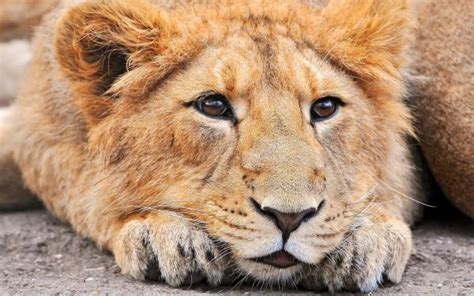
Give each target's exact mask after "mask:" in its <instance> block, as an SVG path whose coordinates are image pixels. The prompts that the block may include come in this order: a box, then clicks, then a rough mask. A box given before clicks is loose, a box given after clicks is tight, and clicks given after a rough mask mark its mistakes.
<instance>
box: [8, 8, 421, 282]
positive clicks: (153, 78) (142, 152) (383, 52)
mask: <svg viewBox="0 0 474 296" xmlns="http://www.w3.org/2000/svg"><path fill="white" fill-rule="evenodd" d="M157 2H158V3H156V4H154V5H156V6H151V4H149V3H145V2H139V1H133V3H131V2H127V1H90V2H86V3H83V4H78V5H76V6H72V5H70V4H63V5H61V7H59V8H58V9H57V10H56V11H54V12H53V13H52V14H50V15H49V16H48V17H47V18H46V20H45V22H44V24H43V25H42V27H41V28H40V29H39V30H38V32H37V34H36V38H35V40H34V48H35V56H34V60H33V63H32V66H31V69H30V73H29V77H28V80H29V81H35V83H31V84H26V85H25V87H24V89H23V90H22V93H21V94H20V96H19V98H18V100H17V101H16V102H15V104H14V106H13V107H12V110H11V111H10V112H11V113H10V114H9V116H11V118H14V120H8V121H7V120H3V121H2V133H3V135H2V138H3V139H4V141H6V142H8V145H7V146H2V149H3V150H5V153H7V154H8V155H10V156H8V157H4V160H5V161H6V162H10V163H15V164H16V165H18V166H19V168H20V170H21V173H22V175H23V178H24V180H25V182H26V184H27V186H28V188H30V189H31V190H32V191H33V192H34V193H36V194H37V195H38V196H39V197H40V199H41V200H42V201H43V202H44V204H45V205H46V206H47V207H48V209H49V210H50V211H51V212H53V213H54V214H55V215H57V216H58V217H59V218H61V219H63V220H65V221H67V222H69V223H70V224H71V225H72V227H74V229H75V230H76V231H77V232H79V233H80V234H82V235H83V236H85V237H88V238H91V239H92V240H94V241H95V242H96V243H97V244H98V246H99V247H101V248H104V249H107V250H110V251H111V252H112V253H113V254H114V256H115V258H116V261H117V263H118V265H119V266H120V267H121V269H122V272H123V273H124V274H128V275H130V276H132V277H134V278H137V279H144V278H148V279H158V278H161V279H163V280H165V281H166V282H167V283H169V284H171V285H174V286H179V285H182V284H185V283H187V282H189V280H196V278H197V277H199V274H201V275H202V276H204V277H206V278H207V280H208V282H209V283H211V284H219V283H220V282H221V281H222V280H223V278H224V274H225V273H226V272H234V274H235V273H237V274H239V273H242V274H248V275H249V276H250V278H253V279H255V280H258V281H265V282H267V283H280V284H292V283H301V284H303V285H305V286H306V287H309V288H312V289H319V288H329V289H330V290H332V291H335V290H340V289H353V288H356V289H359V290H362V291H370V290H373V289H375V288H376V287H377V286H378V284H379V283H380V282H381V281H382V275H383V274H386V275H387V278H388V279H389V280H391V281H393V282H399V281H400V280H401V277H402V273H403V270H404V268H405V265H406V263H407V261H408V258H409V255H410V253H411V251H412V242H411V233H410V230H409V227H408V225H409V224H411V223H413V221H414V220H415V219H416V217H417V215H418V214H419V205H418V204H416V203H415V202H414V200H413V198H412V197H413V196H414V195H415V193H416V186H415V185H414V184H415V180H414V173H413V169H412V161H411V160H410V157H409V153H408V146H407V143H406V137H407V135H410V134H412V133H413V131H412V127H411V120H410V115H409V112H408V109H407V107H406V106H405V104H404V103H403V96H404V93H405V89H404V84H403V81H402V78H401V71H402V69H403V67H404V66H405V65H406V58H405V56H404V52H405V49H406V47H407V46H408V45H409V42H410V28H411V16H410V11H409V7H408V5H407V3H406V1H385V0H360V1H356V0H341V1H339V0H333V1H331V2H330V3H329V5H328V6H327V7H324V8H318V7H315V6H308V5H306V4H303V3H297V2H294V1H266V0H262V1H246V0H240V1H183V4H175V5H170V2H167V1H163V2H161V6H160V1H157ZM202 2H205V3H204V4H203V3H202ZM223 5H224V6H225V7H226V9H222V7H223ZM207 91H215V92H219V93H221V94H223V95H225V96H226V97H227V98H228V99H229V101H230V102H231V104H232V105H233V108H234V110H235V114H236V116H237V121H236V123H235V124H232V123H231V122H230V121H224V120H216V119H210V118H208V117H206V116H204V115H202V114H199V113H198V112H196V110H195V109H194V108H193V107H192V102H193V101H194V100H195V99H196V98H197V97H198V96H199V95H200V94H202V93H203V92H207ZM328 95H331V96H338V97H340V98H341V99H342V100H343V101H344V106H342V107H341V108H340V110H339V112H338V113H337V114H336V115H335V116H334V117H333V118H331V119H329V120H327V121H324V122H318V123H313V124H311V122H310V120H309V107H310V105H311V103H312V102H313V101H314V100H315V99H318V98H320V97H324V96H328ZM12 147H15V148H14V149H13V148H12ZM252 200H254V202H252ZM257 204H258V205H259V206H256V205H257ZM256 207H257V208H256ZM258 207H261V208H265V207H272V208H274V209H277V210H279V211H280V212H284V213H293V212H299V211H302V210H305V209H308V208H315V209H318V211H317V215H316V216H314V217H312V218H311V219H310V220H308V221H306V222H304V223H302V224H301V226H300V227H299V228H298V229H297V230H295V231H293V232H292V233H291V235H290V236H289V238H288V241H287V242H286V244H284V242H283V240H282V233H281V231H280V230H279V229H278V228H277V227H276V225H275V223H274V222H273V221H272V220H271V219H268V217H266V216H265V215H262V214H261V210H260V209H258ZM283 247H284V248H285V250H286V251H287V252H289V253H291V254H292V255H293V256H294V257H296V258H297V259H298V260H300V261H301V262H302V263H300V264H298V265H295V266H292V267H288V268H285V269H280V268H275V267H273V266H270V265H265V264H262V263H256V262H254V261H252V260H250V259H251V258H255V257H260V256H264V255H268V254H270V253H273V252H275V251H278V250H280V249H282V248H283ZM191 275H192V276H191Z"/></svg>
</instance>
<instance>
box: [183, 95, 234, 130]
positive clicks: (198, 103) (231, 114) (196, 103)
mask: <svg viewBox="0 0 474 296" xmlns="http://www.w3.org/2000/svg"><path fill="white" fill-rule="evenodd" d="M214 96H215V97H218V98H219V99H221V101H222V102H224V104H225V106H226V108H227V111H226V112H225V113H224V115H220V116H212V115H210V114H207V113H206V112H204V111H203V110H202V105H201V104H202V102H203V101H204V100H205V99H208V98H210V97H214ZM192 106H193V107H194V109H196V111H198V112H199V113H201V114H202V115H204V116H206V117H209V118H212V119H220V120H230V121H232V123H234V124H235V123H236V121H237V120H236V117H235V112H234V109H233V108H232V105H231V104H230V103H229V100H228V99H227V97H226V96H224V95H223V94H220V93H218V92H214V91H208V92H204V93H202V94H200V95H199V96H198V97H197V98H196V99H195V100H194V101H193V102H192Z"/></svg>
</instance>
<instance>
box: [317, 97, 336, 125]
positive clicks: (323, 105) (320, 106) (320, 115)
mask: <svg viewBox="0 0 474 296" xmlns="http://www.w3.org/2000/svg"><path fill="white" fill-rule="evenodd" d="M340 105H341V100H340V99H339V98H336V97H324V98H321V99H319V100H317V101H316V102H314V104H313V106H311V121H312V122H314V121H322V120H325V119H328V118H330V117H331V116H332V115H334V113H336V112H337V110H338V109H339V106H340Z"/></svg>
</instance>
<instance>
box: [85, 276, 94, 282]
mask: <svg viewBox="0 0 474 296" xmlns="http://www.w3.org/2000/svg"><path fill="white" fill-rule="evenodd" d="M93 280H94V278H91V277H90V278H86V280H85V282H90V281H93Z"/></svg>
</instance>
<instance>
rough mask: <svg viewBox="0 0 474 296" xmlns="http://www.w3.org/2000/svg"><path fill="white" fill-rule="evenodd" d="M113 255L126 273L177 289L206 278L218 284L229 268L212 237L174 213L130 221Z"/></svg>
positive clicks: (114, 247)
mask: <svg viewBox="0 0 474 296" xmlns="http://www.w3.org/2000/svg"><path fill="white" fill-rule="evenodd" d="M113 252H114V255H115V259H116V261H117V264H118V265H119V266H120V268H121V269H122V273H124V274H127V275H130V276H132V277H133V278H136V279H140V280H153V281H156V280H164V281H165V282H166V283H168V284H169V285H171V286H175V287H176V286H181V285H192V284H196V283H199V282H201V281H202V280H204V279H205V278H207V281H208V283H209V284H211V285H217V284H218V283H219V282H220V281H221V279H222V277H223V269H224V266H225V264H224V258H223V256H220V255H219V250H218V248H217V247H216V245H215V244H214V242H213V241H212V240H211V239H210V238H209V237H208V235H207V234H206V233H205V232H204V231H202V230H200V229H198V228H197V227H196V226H194V225H193V224H192V223H191V222H189V221H187V220H186V219H185V218H183V217H180V216H179V215H177V214H174V213H163V214H159V215H152V216H148V217H146V218H144V219H143V218H141V219H137V220H130V221H129V222H127V223H126V224H124V226H123V227H122V228H121V230H120V231H119V234H118V236H117V238H116V239H115V240H114V245H113Z"/></svg>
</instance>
